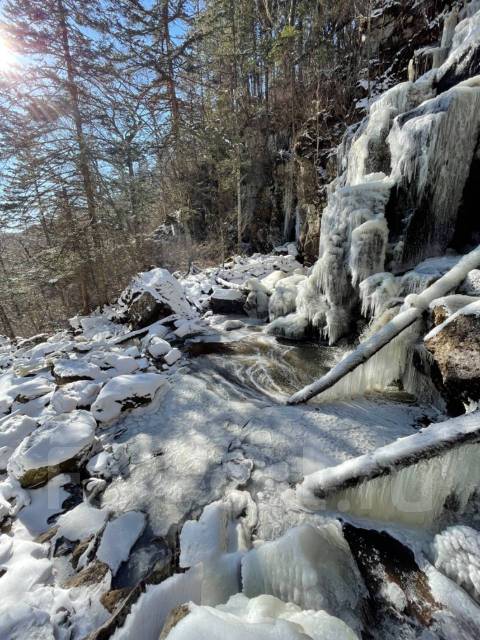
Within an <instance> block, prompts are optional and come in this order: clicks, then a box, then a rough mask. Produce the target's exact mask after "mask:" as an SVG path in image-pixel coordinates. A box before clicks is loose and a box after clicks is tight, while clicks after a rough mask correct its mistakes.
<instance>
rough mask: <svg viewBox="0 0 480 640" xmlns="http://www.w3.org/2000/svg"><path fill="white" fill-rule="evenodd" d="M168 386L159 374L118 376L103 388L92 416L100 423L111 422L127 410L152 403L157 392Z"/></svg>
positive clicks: (93, 407) (92, 409)
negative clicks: (165, 385)
mask: <svg viewBox="0 0 480 640" xmlns="http://www.w3.org/2000/svg"><path fill="white" fill-rule="evenodd" d="M164 384H167V382H166V380H165V378H163V377H162V376H161V375H159V374H157V373H138V374H134V375H125V376H117V377H116V378H113V379H112V380H110V381H109V382H107V384H106V385H105V386H104V387H103V389H102V390H101V391H100V393H99V394H98V397H97V399H96V400H95V402H94V403H93V404H92V408H91V411H92V414H93V416H94V417H95V419H96V420H98V421H99V422H109V421H110V420H114V419H115V418H118V416H119V415H120V414H121V413H122V412H123V411H126V410H127V409H134V408H135V407H139V406H141V405H143V404H147V403H148V402H151V400H152V399H153V397H154V395H155V393H156V392H157V390H158V389H159V388H160V387H161V386H162V385H164Z"/></svg>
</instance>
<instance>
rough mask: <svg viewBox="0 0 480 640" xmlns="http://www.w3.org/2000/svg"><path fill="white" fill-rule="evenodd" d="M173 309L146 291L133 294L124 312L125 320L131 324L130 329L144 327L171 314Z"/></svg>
mask: <svg viewBox="0 0 480 640" xmlns="http://www.w3.org/2000/svg"><path fill="white" fill-rule="evenodd" d="M172 313H173V310H172V308H171V307H170V305H168V303H166V302H162V301H160V300H158V299H156V298H155V297H154V296H153V295H152V294H151V293H149V292H148V291H144V292H141V293H137V294H133V296H132V300H131V301H130V303H129V306H128V310H127V312H126V317H125V319H126V321H127V322H129V323H130V324H131V325H132V329H134V330H135V329H143V328H144V327H146V326H148V325H149V324H152V323H153V322H156V321H157V320H162V319H163V318H167V317H168V316H170V315H172Z"/></svg>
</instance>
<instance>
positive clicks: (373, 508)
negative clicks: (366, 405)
mask: <svg viewBox="0 0 480 640" xmlns="http://www.w3.org/2000/svg"><path fill="white" fill-rule="evenodd" d="M478 428H479V424H478V413H476V412H475V413H472V414H469V415H467V416H462V417H461V418H456V419H452V420H449V421H446V422H444V423H440V424H434V425H432V426H430V427H427V428H426V429H423V430H422V431H420V432H419V433H418V434H414V435H412V436H409V437H406V438H401V439H400V440H397V441H396V442H394V443H392V444H391V445H387V446H385V447H383V448H381V449H378V450H377V451H375V452H373V453H372V454H368V455H366V456H361V457H359V458H354V459H352V460H349V461H347V462H345V463H343V464H341V465H339V466H338V467H332V468H329V469H323V470H322V471H319V472H317V473H314V474H312V475H310V476H307V477H306V478H305V480H304V482H303V484H302V485H301V486H300V487H299V488H298V489H297V493H298V495H299V497H300V498H301V500H302V501H303V502H304V503H305V504H306V505H307V506H309V507H310V508H314V509H329V510H332V511H345V512H348V513H353V514H356V515H359V516H361V517H369V518H372V519H375V520H387V521H393V522H403V523H406V524H409V525H417V526H427V527H429V526H433V527H436V526H438V525H439V524H440V523H441V518H442V516H443V514H444V511H445V509H446V508H447V506H448V504H449V503H451V504H452V505H454V508H455V510H457V511H459V512H460V513H461V512H462V510H463V509H464V508H465V506H466V505H467V503H468V501H469V499H470V498H471V497H472V496H474V495H475V493H476V491H477V488H478V486H479V484H480V468H479V466H478V465H477V464H476V462H475V460H477V458H478V456H479V454H480V445H479V444H478V435H477V437H476V439H475V438H473V439H472V438H471V435H473V436H475V435H476V434H477V432H478ZM467 440H469V441H468V442H467ZM464 441H465V442H464Z"/></svg>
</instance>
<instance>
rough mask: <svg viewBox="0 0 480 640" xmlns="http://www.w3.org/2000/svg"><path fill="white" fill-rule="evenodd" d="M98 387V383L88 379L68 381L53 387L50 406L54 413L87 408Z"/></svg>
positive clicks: (97, 391)
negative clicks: (55, 387)
mask: <svg viewBox="0 0 480 640" xmlns="http://www.w3.org/2000/svg"><path fill="white" fill-rule="evenodd" d="M100 389H101V385H100V384H95V383H93V382H90V381H89V380H78V381H77V382H69V383H67V384H64V385H63V386H61V387H58V388H57V389H55V391H54V392H53V395H52V398H51V400H50V406H51V408H52V409H53V410H54V411H55V412H56V413H68V412H69V411H73V410H74V409H89V408H90V406H91V404H92V403H93V402H94V400H95V398H96V397H97V395H98V393H99V391H100Z"/></svg>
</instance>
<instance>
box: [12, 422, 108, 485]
mask: <svg viewBox="0 0 480 640" xmlns="http://www.w3.org/2000/svg"><path fill="white" fill-rule="evenodd" d="M96 426H97V424H96V422H95V419H94V418H93V416H92V415H91V414H90V413H89V412H87V411H72V412H71V413H63V414H60V415H58V416H55V417H52V418H49V419H48V420H46V421H45V422H44V423H43V424H42V425H41V426H40V427H37V428H36V429H35V430H34V431H33V432H32V433H31V434H30V435H29V436H28V437H26V438H25V439H24V440H23V441H22V442H21V444H20V445H19V446H18V447H17V448H16V449H15V451H14V452H13V454H12V456H11V458H10V460H9V462H8V466H7V470H8V472H9V474H10V475H12V476H13V477H14V478H16V479H17V480H19V482H20V484H21V485H22V487H24V488H32V487H38V486H41V485H44V484H45V483H46V482H48V480H50V478H53V477H54V476H57V475H59V474H60V473H64V472H68V471H74V470H76V469H78V467H79V466H80V464H81V463H82V462H83V459H84V457H85V455H86V454H87V452H88V451H89V450H90V448H91V446H92V444H93V441H94V438H95V428H96Z"/></svg>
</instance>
